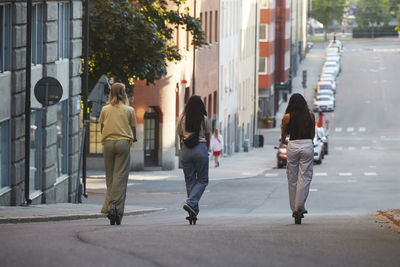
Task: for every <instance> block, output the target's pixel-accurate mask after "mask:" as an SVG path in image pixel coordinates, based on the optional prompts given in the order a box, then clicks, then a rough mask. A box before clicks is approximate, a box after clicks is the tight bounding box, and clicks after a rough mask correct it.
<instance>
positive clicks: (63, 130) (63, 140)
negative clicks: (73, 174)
mask: <svg viewBox="0 0 400 267" xmlns="http://www.w3.org/2000/svg"><path fill="white" fill-rule="evenodd" d="M67 173H68V100H64V101H62V102H60V103H58V104H57V176H58V177H60V176H62V175H64V174H67Z"/></svg>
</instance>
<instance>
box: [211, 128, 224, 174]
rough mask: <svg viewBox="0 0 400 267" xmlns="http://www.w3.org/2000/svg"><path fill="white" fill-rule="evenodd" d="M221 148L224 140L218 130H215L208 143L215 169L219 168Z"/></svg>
mask: <svg viewBox="0 0 400 267" xmlns="http://www.w3.org/2000/svg"><path fill="white" fill-rule="evenodd" d="M223 148H224V140H223V139H222V135H220V134H219V131H218V129H215V130H214V134H213V135H212V136H211V141H210V149H211V151H212V153H213V155H214V162H215V168H217V167H219V157H220V156H221V153H222V149H223Z"/></svg>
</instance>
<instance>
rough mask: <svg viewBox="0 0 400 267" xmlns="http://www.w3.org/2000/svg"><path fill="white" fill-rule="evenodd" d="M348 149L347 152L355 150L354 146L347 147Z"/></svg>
mask: <svg viewBox="0 0 400 267" xmlns="http://www.w3.org/2000/svg"><path fill="white" fill-rule="evenodd" d="M348 149H349V150H356V148H355V147H354V146H349V147H348Z"/></svg>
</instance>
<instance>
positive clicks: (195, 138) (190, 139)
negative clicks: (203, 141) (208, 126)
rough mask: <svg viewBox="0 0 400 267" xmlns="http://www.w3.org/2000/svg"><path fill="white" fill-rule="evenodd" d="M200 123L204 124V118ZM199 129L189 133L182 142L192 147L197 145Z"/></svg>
mask: <svg viewBox="0 0 400 267" xmlns="http://www.w3.org/2000/svg"><path fill="white" fill-rule="evenodd" d="M202 123H203V124H204V120H203V121H202ZM200 129H201V126H200ZM200 129H199V130H198V131H197V132H194V133H192V134H191V135H189V137H188V138H184V139H183V143H184V144H185V146H186V147H188V148H194V147H195V146H197V144H198V143H199V132H200Z"/></svg>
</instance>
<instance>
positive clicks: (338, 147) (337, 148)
mask: <svg viewBox="0 0 400 267" xmlns="http://www.w3.org/2000/svg"><path fill="white" fill-rule="evenodd" d="M334 149H335V150H340V151H341V150H343V147H341V146H335V148H334Z"/></svg>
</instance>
